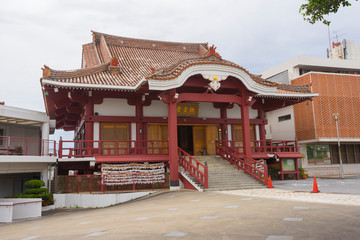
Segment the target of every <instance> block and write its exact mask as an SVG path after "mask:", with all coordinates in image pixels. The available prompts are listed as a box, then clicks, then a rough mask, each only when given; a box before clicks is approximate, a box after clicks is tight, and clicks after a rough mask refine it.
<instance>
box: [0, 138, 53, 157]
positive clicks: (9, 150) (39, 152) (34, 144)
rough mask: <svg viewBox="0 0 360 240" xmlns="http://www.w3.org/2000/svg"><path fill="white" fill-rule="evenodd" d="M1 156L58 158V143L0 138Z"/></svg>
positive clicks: (35, 139)
mask: <svg viewBox="0 0 360 240" xmlns="http://www.w3.org/2000/svg"><path fill="white" fill-rule="evenodd" d="M0 155H25V156H56V141H54V140H49V139H37V138H23V137H13V136H0Z"/></svg>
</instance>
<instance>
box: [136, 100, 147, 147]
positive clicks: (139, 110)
mask: <svg viewBox="0 0 360 240" xmlns="http://www.w3.org/2000/svg"><path fill="white" fill-rule="evenodd" d="M135 112H136V113H135V114H136V118H138V119H139V122H137V123H136V141H139V142H136V144H135V145H136V146H135V147H136V148H137V149H136V151H137V152H138V153H140V152H141V151H142V149H143V148H142V147H144V142H143V140H146V139H145V135H144V124H143V122H142V119H143V117H144V113H143V105H142V100H141V96H139V97H138V99H137V101H136V106H135Z"/></svg>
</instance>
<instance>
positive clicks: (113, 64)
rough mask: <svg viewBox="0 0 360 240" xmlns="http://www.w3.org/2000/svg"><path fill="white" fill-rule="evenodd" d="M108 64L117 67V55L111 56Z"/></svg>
mask: <svg viewBox="0 0 360 240" xmlns="http://www.w3.org/2000/svg"><path fill="white" fill-rule="evenodd" d="M110 66H112V67H117V66H119V60H118V58H117V57H113V58H112V59H111V61H110Z"/></svg>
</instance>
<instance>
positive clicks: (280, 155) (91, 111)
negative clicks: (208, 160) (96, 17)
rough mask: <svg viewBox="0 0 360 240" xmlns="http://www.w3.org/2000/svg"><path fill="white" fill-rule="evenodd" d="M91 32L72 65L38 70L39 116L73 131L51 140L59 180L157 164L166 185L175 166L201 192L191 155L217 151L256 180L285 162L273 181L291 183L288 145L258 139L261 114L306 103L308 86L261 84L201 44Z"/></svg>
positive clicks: (293, 151) (201, 176)
mask: <svg viewBox="0 0 360 240" xmlns="http://www.w3.org/2000/svg"><path fill="white" fill-rule="evenodd" d="M92 34H93V41H92V42H91V43H88V44H85V45H83V56H82V68H81V69H77V70H71V71H59V70H53V69H51V68H49V67H47V66H44V68H43V77H42V78H41V85H42V89H43V95H44V101H45V105H46V111H47V113H48V115H49V116H50V118H51V119H55V120H56V127H57V129H64V130H69V131H70V130H72V131H75V136H74V141H60V143H59V174H60V175H61V174H63V175H66V174H67V173H68V170H76V171H77V172H78V173H79V174H92V173H94V172H97V171H99V170H100V168H101V166H102V164H120V163H144V162H146V163H151V162H164V163H165V166H166V167H167V168H168V170H169V173H170V188H173V189H176V188H178V187H179V173H178V168H179V164H180V165H181V166H182V167H184V168H185V170H187V171H189V173H190V174H192V175H193V176H195V177H196V179H197V180H198V181H199V182H200V183H202V184H203V186H205V188H206V186H207V176H206V173H205V172H206V171H205V170H204V166H200V165H199V163H196V156H197V155H201V154H209V155H215V154H218V155H221V156H223V158H224V159H226V160H228V161H230V162H232V163H233V164H237V165H238V167H239V168H241V169H243V170H244V171H245V172H247V173H249V174H250V175H253V176H254V177H255V178H257V179H258V180H260V181H262V182H264V183H265V184H267V165H266V164H267V163H268V164H269V163H271V162H279V163H280V165H281V164H282V159H294V161H295V163H296V168H294V169H293V170H292V171H290V172H289V171H288V172H286V171H283V169H282V167H281V169H280V171H281V176H282V178H283V175H284V174H287V173H294V174H297V177H298V174H299V173H298V167H297V160H296V159H297V158H300V157H301V155H300V153H299V151H298V149H297V142H296V141H295V140H294V141H274V140H267V139H266V136H265V125H266V124H267V120H266V118H265V113H266V112H267V111H271V110H275V109H278V108H282V107H285V106H289V105H293V104H296V103H299V102H303V101H306V100H309V99H311V98H312V97H314V96H315V94H312V93H311V92H310V91H309V86H307V85H297V86H295V85H286V84H279V83H276V82H271V81H268V80H265V79H262V78H261V76H257V75H253V74H251V73H249V72H248V71H247V70H246V69H244V68H242V67H241V66H239V65H237V64H235V63H233V62H230V61H228V60H225V59H223V58H222V57H221V56H220V55H219V53H218V52H216V48H215V47H213V46H212V47H209V46H208V44H207V43H177V42H164V41H152V40H142V39H133V38H125V37H119V36H113V35H108V34H103V33H98V32H92ZM260 159H261V160H262V162H259V161H258V160H260ZM259 165H261V166H262V168H261V169H262V170H259V169H260V168H258V167H257V166H259ZM205 167H206V166H205ZM200 168H202V170H201V169H200ZM185 186H186V184H185Z"/></svg>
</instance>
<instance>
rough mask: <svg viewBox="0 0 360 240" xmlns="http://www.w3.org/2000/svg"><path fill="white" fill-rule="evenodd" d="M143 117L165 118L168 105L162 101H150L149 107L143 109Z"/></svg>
mask: <svg viewBox="0 0 360 240" xmlns="http://www.w3.org/2000/svg"><path fill="white" fill-rule="evenodd" d="M143 111H144V117H167V115H168V105H167V104H165V103H163V102H162V101H160V100H159V101H151V105H150V106H146V107H144V110H143Z"/></svg>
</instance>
